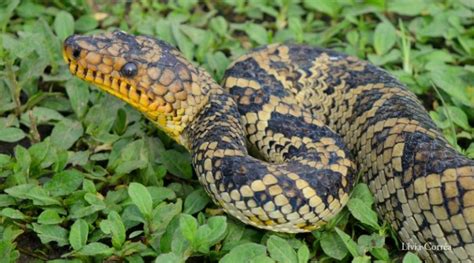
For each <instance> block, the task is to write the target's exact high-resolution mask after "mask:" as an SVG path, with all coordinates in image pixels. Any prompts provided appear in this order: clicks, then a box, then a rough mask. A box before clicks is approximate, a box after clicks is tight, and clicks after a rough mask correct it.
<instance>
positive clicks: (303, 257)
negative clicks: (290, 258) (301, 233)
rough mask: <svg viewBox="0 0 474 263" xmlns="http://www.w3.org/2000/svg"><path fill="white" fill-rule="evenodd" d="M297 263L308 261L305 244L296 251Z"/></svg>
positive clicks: (307, 250)
mask: <svg viewBox="0 0 474 263" xmlns="http://www.w3.org/2000/svg"><path fill="white" fill-rule="evenodd" d="M297 254H298V263H306V262H308V261H309V249H308V246H307V245H306V244H303V245H302V246H301V247H300V248H299V249H298V253H297Z"/></svg>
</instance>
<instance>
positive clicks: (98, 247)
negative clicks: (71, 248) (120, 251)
mask: <svg viewBox="0 0 474 263" xmlns="http://www.w3.org/2000/svg"><path fill="white" fill-rule="evenodd" d="M113 252H114V249H113V248H111V247H109V246H107V245H105V244H103V243H99V242H92V243H89V244H87V245H85V246H84V247H83V248H81V249H80V250H79V251H77V252H75V253H74V255H77V256H98V255H103V256H110V255H112V253H113Z"/></svg>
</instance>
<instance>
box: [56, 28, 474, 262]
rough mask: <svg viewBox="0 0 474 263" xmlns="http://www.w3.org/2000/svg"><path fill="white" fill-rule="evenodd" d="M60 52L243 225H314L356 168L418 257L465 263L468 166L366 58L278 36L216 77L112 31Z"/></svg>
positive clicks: (471, 181) (469, 225)
mask: <svg viewBox="0 0 474 263" xmlns="http://www.w3.org/2000/svg"><path fill="white" fill-rule="evenodd" d="M63 57H64V59H65V61H66V62H67V64H68V67H69V71H70V72H71V73H72V75H74V76H76V77H78V78H80V79H82V80H85V81H86V82H88V83H91V84H93V85H95V86H97V87H98V88H99V89H100V90H103V91H105V92H107V93H109V94H111V95H113V96H115V97H117V98H119V99H121V100H123V101H125V102H126V103H128V104H130V105H131V106H132V107H134V108H136V109H137V110H138V111H140V112H141V113H142V114H143V115H144V116H145V117H146V118H147V119H149V120H150V121H151V122H152V123H153V124H154V125H156V126H157V127H158V128H159V129H160V130H162V131H164V132H165V133H166V134H167V135H168V136H169V137H171V138H172V139H173V140H175V141H176V142H177V143H178V144H180V145H182V146H184V147H185V148H186V149H187V150H188V151H189V152H190V154H191V159H192V166H193V168H194V171H195V173H196V175H197V178H198V180H199V182H200V184H201V185H202V186H203V187H204V189H205V191H206V192H207V193H208V194H209V196H210V197H211V199H212V200H213V201H214V202H215V203H216V204H217V205H218V206H220V207H222V209H223V210H224V211H225V212H226V213H228V214H230V215H232V216H233V217H235V218H237V219H238V220H240V221H242V222H243V223H245V224H248V225H251V226H254V227H257V228H261V229H265V230H270V231H275V232H286V233H303V232H310V231H313V230H316V229H318V228H320V227H321V226H323V225H324V224H326V223H327V222H328V221H329V220H330V219H331V218H333V217H334V216H335V215H337V214H338V213H339V212H340V211H341V209H342V208H343V207H344V206H345V204H346V203H347V202H348V199H349V197H350V194H351V190H352V189H353V188H354V185H355V183H356V181H357V177H358V175H359V174H360V175H361V177H362V180H363V182H365V183H366V184H367V185H368V186H369V189H370V190H371V192H372V193H373V195H374V198H375V203H376V210H377V212H378V215H379V216H380V217H381V218H382V219H383V220H385V221H386V222H388V223H389V225H390V226H391V227H392V228H393V229H394V230H395V231H396V232H397V233H398V236H399V238H400V240H401V241H402V242H403V243H404V244H407V245H408V246H410V245H411V246H412V247H414V248H416V249H415V250H416V252H417V253H418V255H419V256H421V257H422V258H423V259H425V260H427V261H432V262H446V261H463V262H469V261H473V260H474V242H473V233H474V161H473V160H471V159H468V158H467V157H465V156H463V155H462V154H460V153H459V152H457V151H456V150H455V149H454V148H453V147H452V146H451V145H450V144H449V142H448V141H447V140H446V139H445V138H444V137H443V134H442V132H441V131H440V130H439V129H438V128H437V127H436V125H435V123H434V122H433V121H432V120H431V118H430V116H429V114H428V113H427V111H426V109H425V108H424V107H423V105H422V103H421V102H420V101H419V100H418V99H417V97H416V95H415V94H414V93H412V92H411V91H410V90H409V89H408V88H407V87H406V86H405V85H403V84H402V83H401V82H400V81H398V80H397V79H396V78H395V77H394V76H392V75H390V74H389V73H388V72H387V71H385V70H383V69H381V68H379V67H377V66H374V65H372V64H370V63H369V62H367V61H364V60H361V59H358V58H356V57H354V56H350V55H346V54H343V53H340V52H337V51H334V50H331V49H325V48H319V47H313V46H308V45H302V44H279V43H275V44H269V45H266V46H263V47H259V48H256V49H253V50H251V51H249V53H247V54H244V55H242V56H240V57H239V58H237V59H235V60H234V61H233V62H232V63H231V64H230V65H229V67H228V68H227V69H226V71H225V73H224V78H223V80H222V82H221V83H222V84H218V83H217V82H216V81H215V80H214V79H213V78H212V77H211V75H210V74H209V73H208V72H207V71H206V70H205V69H204V68H202V67H200V66H197V65H195V64H194V63H192V62H190V61H189V60H188V59H186V58H185V57H184V55H183V54H182V53H180V52H179V51H178V50H177V49H176V48H175V47H173V46H172V45H170V44H168V43H167V42H165V41H163V40H159V39H156V38H153V37H151V36H146V35H132V34H128V33H126V32H123V31H120V30H115V31H111V32H102V33H98V34H95V35H72V36H69V37H68V38H66V40H65V41H64V45H63ZM426 244H430V246H427V245H426ZM433 247H435V248H436V247H445V248H448V249H433Z"/></svg>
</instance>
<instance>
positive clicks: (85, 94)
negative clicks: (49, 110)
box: [66, 78, 89, 119]
mask: <svg viewBox="0 0 474 263" xmlns="http://www.w3.org/2000/svg"><path fill="white" fill-rule="evenodd" d="M66 92H67V96H68V97H69V102H70V103H71V107H72V109H73V110H74V113H76V115H77V117H78V118H79V119H82V118H83V117H84V115H85V114H86V111H87V103H88V102H89V85H88V84H87V82H84V81H81V80H79V79H77V78H73V79H71V80H70V81H68V82H66Z"/></svg>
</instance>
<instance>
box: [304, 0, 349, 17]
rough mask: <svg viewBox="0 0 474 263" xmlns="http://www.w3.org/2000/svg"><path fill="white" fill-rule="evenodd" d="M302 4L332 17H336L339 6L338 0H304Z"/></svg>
mask: <svg viewBox="0 0 474 263" xmlns="http://www.w3.org/2000/svg"><path fill="white" fill-rule="evenodd" d="M303 3H304V6H305V7H307V8H309V9H313V10H317V11H320V12H323V13H326V14H328V15H330V16H332V17H336V16H337V14H338V13H339V9H340V8H341V7H340V5H339V2H338V1H327V0H304V1H303Z"/></svg>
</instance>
